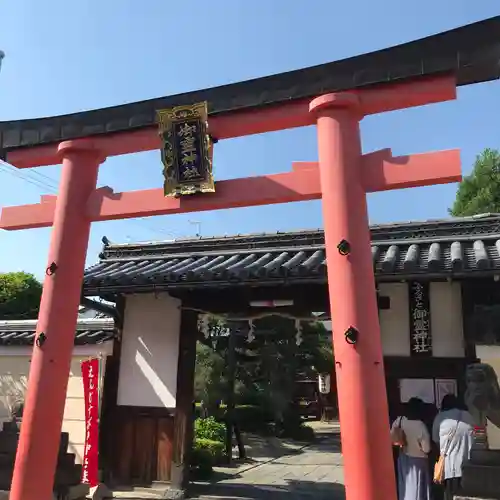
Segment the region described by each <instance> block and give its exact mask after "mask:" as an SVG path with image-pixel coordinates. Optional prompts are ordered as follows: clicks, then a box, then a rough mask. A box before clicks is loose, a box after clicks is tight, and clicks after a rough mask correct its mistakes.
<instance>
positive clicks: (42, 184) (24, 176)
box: [0, 160, 174, 237]
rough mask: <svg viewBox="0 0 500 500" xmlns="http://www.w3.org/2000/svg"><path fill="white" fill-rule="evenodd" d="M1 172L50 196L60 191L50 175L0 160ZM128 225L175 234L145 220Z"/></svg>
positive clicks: (164, 233) (165, 233)
mask: <svg viewBox="0 0 500 500" xmlns="http://www.w3.org/2000/svg"><path fill="white" fill-rule="evenodd" d="M0 172H5V173H6V174H9V175H10V176H12V177H16V178H18V179H20V180H23V181H25V182H28V183H29V184H31V185H33V186H35V187H37V188H38V189H41V190H43V191H48V192H49V193H50V194H57V190H58V182H57V180H56V179H53V178H52V177H49V176H48V175H45V174H42V173H41V172H37V171H36V170H30V171H27V170H18V169H17V168H16V167H14V166H12V165H10V164H9V163H6V162H4V161H2V160H0ZM127 222H128V223H131V224H134V225H135V226H137V227H140V228H141V229H147V230H148V231H151V232H153V233H158V234H163V235H166V236H170V237H172V236H174V234H173V233H172V232H170V231H166V230H164V229H160V228H155V227H153V226H150V225H149V224H146V223H145V222H144V220H143V219H140V220H133V219H131V220H129V221H127Z"/></svg>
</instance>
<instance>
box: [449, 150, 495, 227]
mask: <svg viewBox="0 0 500 500" xmlns="http://www.w3.org/2000/svg"><path fill="white" fill-rule="evenodd" d="M449 212H450V214H451V215H453V216H454V217H465V216H470V215H477V214H483V213H500V151H498V150H496V149H485V150H484V151H483V152H482V153H481V154H480V155H479V156H477V157H476V161H475V163H474V168H473V169H472V172H471V173H470V175H467V176H465V177H464V179H463V181H462V182H461V183H460V185H459V186H458V190H457V196H456V198H455V202H454V203H453V206H452V208H451V209H450V211H449Z"/></svg>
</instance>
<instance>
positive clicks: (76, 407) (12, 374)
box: [0, 346, 112, 463]
mask: <svg viewBox="0 0 500 500" xmlns="http://www.w3.org/2000/svg"><path fill="white" fill-rule="evenodd" d="M111 350H112V346H106V347H105V346H102V347H97V346H96V347H95V348H91V349H88V348H87V349H85V348H82V349H80V350H78V348H77V349H75V353H74V356H73V359H72V362H71V371H70V377H69V380H68V390H67V394H66V406H65V410H64V421H63V429H62V430H63V431H64V432H68V433H69V442H70V445H69V449H68V451H69V452H70V453H75V455H76V460H77V462H78V463H81V461H82V458H83V449H84V445H85V402H84V399H83V382H82V374H81V369H80V363H81V361H83V360H85V359H88V358H89V357H90V356H93V355H97V354H98V353H99V352H100V351H101V352H103V353H104V354H106V353H109V352H110V351H111ZM30 356H31V348H25V347H3V348H1V351H0V422H4V421H5V420H8V419H9V415H10V409H11V408H12V405H13V404H15V403H16V401H18V400H20V399H21V400H22V399H23V398H24V394H25V392H26V387H27V384H28V375H29V369H30ZM105 359H106V358H105V356H104V357H103V361H102V363H101V371H100V383H101V386H102V375H103V373H104V368H105Z"/></svg>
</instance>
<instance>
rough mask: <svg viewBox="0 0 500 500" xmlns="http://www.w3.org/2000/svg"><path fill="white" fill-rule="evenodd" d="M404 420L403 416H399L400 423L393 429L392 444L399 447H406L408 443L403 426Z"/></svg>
mask: <svg viewBox="0 0 500 500" xmlns="http://www.w3.org/2000/svg"><path fill="white" fill-rule="evenodd" d="M402 420H403V417H399V423H398V424H397V425H396V427H394V429H392V431H391V441H392V445H393V446H397V447H398V448H406V444H407V442H406V434H405V431H404V430H403V429H402V428H401V423H402Z"/></svg>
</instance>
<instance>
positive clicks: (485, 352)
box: [476, 345, 500, 450]
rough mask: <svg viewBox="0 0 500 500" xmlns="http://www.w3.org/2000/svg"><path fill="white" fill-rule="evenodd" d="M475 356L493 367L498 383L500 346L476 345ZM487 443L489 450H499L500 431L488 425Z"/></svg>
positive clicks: (499, 377)
mask: <svg viewBox="0 0 500 500" xmlns="http://www.w3.org/2000/svg"><path fill="white" fill-rule="evenodd" d="M476 356H477V357H478V358H479V359H480V360H481V362H482V363H487V364H489V365H491V366H492V367H493V369H494V370H495V372H496V374H497V377H498V379H499V381H500V346H498V345H478V346H476ZM488 441H489V443H490V447H491V448H495V449H497V450H500V429H499V428H498V427H495V426H494V425H492V424H489V425H488Z"/></svg>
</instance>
